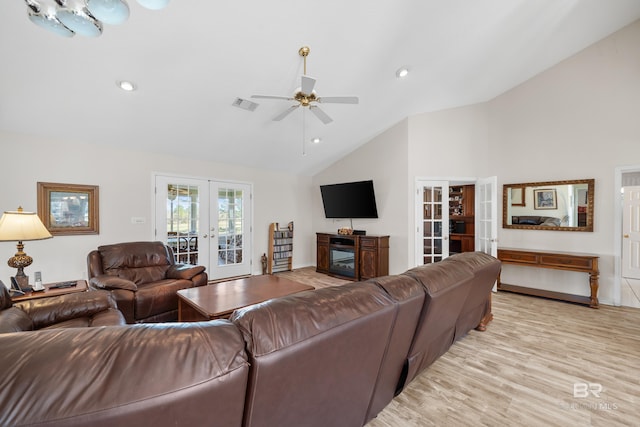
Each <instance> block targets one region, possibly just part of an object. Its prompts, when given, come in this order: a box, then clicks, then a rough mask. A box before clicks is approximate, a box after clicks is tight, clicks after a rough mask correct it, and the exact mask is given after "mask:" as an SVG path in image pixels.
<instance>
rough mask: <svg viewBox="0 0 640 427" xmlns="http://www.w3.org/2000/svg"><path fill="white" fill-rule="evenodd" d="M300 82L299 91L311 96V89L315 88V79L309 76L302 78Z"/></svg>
mask: <svg viewBox="0 0 640 427" xmlns="http://www.w3.org/2000/svg"><path fill="white" fill-rule="evenodd" d="M300 80H301V85H300V91H301V92H302V93H304V94H305V95H311V92H313V88H314V87H315V86H316V79H314V78H313V77H309V76H302V78H301V79H300Z"/></svg>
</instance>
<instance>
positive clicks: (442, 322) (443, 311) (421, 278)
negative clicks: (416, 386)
mask: <svg viewBox="0 0 640 427" xmlns="http://www.w3.org/2000/svg"><path fill="white" fill-rule="evenodd" d="M452 267H453V268H452ZM404 274H406V275H408V276H410V277H413V278H414V279H416V280H417V281H418V282H420V283H421V284H422V286H423V287H424V289H425V291H426V297H425V303H424V306H423V308H422V313H421V314H420V320H419V321H418V326H417V327H416V331H415V335H414V338H413V342H412V344H411V350H410V351H409V356H408V366H407V377H406V381H407V383H408V382H410V381H411V380H413V379H414V378H415V377H416V375H418V374H419V373H420V372H421V371H422V370H424V369H425V368H427V367H428V366H429V365H431V364H432V363H433V362H434V361H435V360H436V359H437V358H438V357H440V356H441V355H443V354H444V353H445V352H446V351H447V350H448V349H449V347H451V345H452V344H453V341H454V338H455V332H456V322H457V320H458V317H459V316H460V313H461V310H462V306H463V304H464V302H465V300H466V298H467V294H468V293H469V289H470V286H471V285H472V282H473V279H474V275H473V272H472V270H471V269H470V268H469V267H468V266H466V265H464V264H463V263H460V264H459V265H455V264H454V263H453V262H449V263H448V264H443V262H438V263H435V264H427V265H424V266H420V267H416V268H413V269H411V270H409V271H407V272H406V273H404ZM403 386H404V385H403V384H400V385H399V388H400V389H401V388H402V387H403Z"/></svg>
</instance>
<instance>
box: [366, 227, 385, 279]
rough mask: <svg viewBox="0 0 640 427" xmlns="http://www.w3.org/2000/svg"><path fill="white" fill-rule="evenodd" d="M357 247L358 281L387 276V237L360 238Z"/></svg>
mask: <svg viewBox="0 0 640 427" xmlns="http://www.w3.org/2000/svg"><path fill="white" fill-rule="evenodd" d="M359 246H360V261H359V264H360V277H359V280H367V279H371V278H373V277H378V276H386V275H388V274H389V236H377V237H375V236H360V245H359Z"/></svg>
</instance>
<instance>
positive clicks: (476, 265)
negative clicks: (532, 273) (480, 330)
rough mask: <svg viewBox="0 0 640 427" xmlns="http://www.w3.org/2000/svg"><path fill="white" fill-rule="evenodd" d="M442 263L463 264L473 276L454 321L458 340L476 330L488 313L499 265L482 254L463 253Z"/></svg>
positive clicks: (492, 258) (488, 256) (498, 262)
mask: <svg viewBox="0 0 640 427" xmlns="http://www.w3.org/2000/svg"><path fill="white" fill-rule="evenodd" d="M444 261H446V262H447V263H451V262H455V263H456V265H458V264H460V263H463V264H465V265H467V266H468V267H469V268H470V269H471V270H472V271H473V274H474V280H473V283H472V285H471V287H470V288H469V293H468V294H467V298H466V300H465V302H464V305H463V306H462V310H461V312H460V316H459V317H458V320H457V321H456V334H455V340H458V339H460V338H461V337H462V336H464V335H466V334H467V332H469V331H470V330H471V329H474V328H477V327H478V326H479V325H480V322H481V321H482V319H483V318H484V316H485V315H486V314H487V313H489V312H490V308H491V300H490V299H491V289H492V288H493V285H494V283H495V282H496V278H497V277H498V273H499V272H500V267H501V263H500V261H498V260H497V259H496V258H494V257H492V256H491V255H488V254H485V253H483V252H463V253H460V254H456V255H453V256H451V257H449V258H446V259H445V260H443V262H444ZM445 265H446V263H445Z"/></svg>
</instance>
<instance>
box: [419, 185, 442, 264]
mask: <svg viewBox="0 0 640 427" xmlns="http://www.w3.org/2000/svg"><path fill="white" fill-rule="evenodd" d="M448 191H449V189H448V183H447V182H439V181H438V182H422V183H421V185H420V186H419V190H418V192H419V197H420V199H419V200H420V202H419V207H420V211H419V221H420V222H419V223H418V227H417V228H418V231H419V233H420V235H419V236H418V239H417V240H419V242H420V243H419V244H418V245H419V246H418V249H417V253H418V259H417V264H418V265H421V264H431V263H434V262H438V261H441V260H442V259H443V258H446V257H447V256H448V253H449V241H448V237H449V232H448V228H446V227H444V225H445V224H446V223H447V221H448V215H449V212H448V210H447V207H448ZM444 194H447V197H446V203H447V205H446V206H445V204H444V203H443V195H444Z"/></svg>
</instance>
